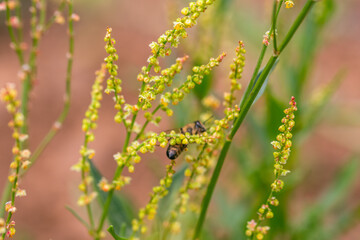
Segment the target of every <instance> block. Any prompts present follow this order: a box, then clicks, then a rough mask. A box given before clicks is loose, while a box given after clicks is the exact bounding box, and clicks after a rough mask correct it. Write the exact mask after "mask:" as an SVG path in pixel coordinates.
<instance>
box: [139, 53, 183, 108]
mask: <svg viewBox="0 0 360 240" xmlns="http://www.w3.org/2000/svg"><path fill="white" fill-rule="evenodd" d="M188 58H189V56H185V57H183V58H178V59H176V63H175V64H173V65H172V66H171V67H169V68H167V69H164V70H162V71H161V74H160V75H159V76H151V77H150V78H144V75H143V74H139V75H138V77H137V79H138V80H139V81H143V82H144V83H146V85H145V89H144V90H145V91H144V92H142V94H140V95H139V103H140V104H141V106H142V107H141V108H142V110H146V109H149V108H151V107H152V105H151V101H154V100H155V99H156V95H158V94H160V93H162V92H163V91H164V90H165V87H166V86H171V84H172V81H173V79H174V77H175V75H176V74H178V73H180V71H181V70H182V68H183V63H184V62H185V61H186V60H187V59H188Z"/></svg>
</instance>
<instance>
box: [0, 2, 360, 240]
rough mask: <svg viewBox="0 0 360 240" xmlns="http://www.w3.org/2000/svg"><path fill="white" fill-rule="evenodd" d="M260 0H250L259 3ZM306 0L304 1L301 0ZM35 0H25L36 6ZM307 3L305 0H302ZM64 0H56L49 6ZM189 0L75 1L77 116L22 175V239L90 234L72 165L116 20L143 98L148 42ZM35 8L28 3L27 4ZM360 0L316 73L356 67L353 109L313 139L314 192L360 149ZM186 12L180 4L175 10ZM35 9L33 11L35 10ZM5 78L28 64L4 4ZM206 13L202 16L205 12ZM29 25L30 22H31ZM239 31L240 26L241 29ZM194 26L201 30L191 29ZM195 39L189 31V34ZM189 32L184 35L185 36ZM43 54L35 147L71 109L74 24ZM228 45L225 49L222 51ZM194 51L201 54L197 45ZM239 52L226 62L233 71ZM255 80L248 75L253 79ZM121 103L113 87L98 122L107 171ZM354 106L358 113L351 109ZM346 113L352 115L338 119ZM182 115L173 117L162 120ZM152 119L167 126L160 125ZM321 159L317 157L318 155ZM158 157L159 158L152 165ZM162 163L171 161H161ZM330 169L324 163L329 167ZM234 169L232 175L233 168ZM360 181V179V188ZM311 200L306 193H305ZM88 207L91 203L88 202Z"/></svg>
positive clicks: (349, 102)
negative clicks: (79, 216)
mask: <svg viewBox="0 0 360 240" xmlns="http://www.w3.org/2000/svg"><path fill="white" fill-rule="evenodd" d="M249 2H250V3H249ZM296 2H297V1H295V3H296ZM26 4H27V3H24V5H25V6H26ZM236 5H237V6H239V11H241V9H242V8H244V9H247V10H248V11H250V13H249V14H254V15H256V18H257V19H258V20H259V22H261V21H262V22H263V23H267V22H268V21H267V19H268V17H269V12H270V11H269V9H270V8H269V4H268V3H267V1H260V0H257V1H244V0H242V1H240V0H239V1H237V4H236ZM299 5H300V4H299ZM55 6H56V3H55V2H52V3H51V4H49V14H50V13H52V12H53V10H54V9H55ZM174 6H175V7H176V6H180V7H182V6H185V3H184V4H182V3H179V2H178V3H177V4H175V5H174V4H173V3H172V1H170V0H168V1H160V0H152V1H146V0H139V1H116V0H108V1H95V0H86V1H85V0H82V1H75V12H76V13H77V14H78V15H79V16H80V21H79V22H78V23H76V24H75V25H76V27H75V53H74V68H73V74H72V76H73V77H72V103H71V109H70V113H69V115H68V118H67V119H66V121H65V124H64V125H63V128H62V130H61V131H60V132H59V133H58V135H57V136H56V137H55V139H54V140H53V141H52V142H51V143H50V145H49V146H48V148H47V149H46V150H45V151H44V153H43V154H42V155H41V157H40V158H39V159H38V161H37V163H36V164H35V165H34V166H33V167H32V168H31V170H30V171H29V172H28V173H27V174H26V176H25V177H24V179H23V180H22V182H21V183H20V184H21V186H22V188H25V189H26V191H27V196H26V197H25V198H21V199H20V198H19V199H17V203H16V207H17V209H18V211H17V212H16V214H15V215H14V218H15V220H16V225H17V236H16V237H15V239H40V240H41V239H89V237H88V234H87V232H86V230H85V228H84V227H83V226H82V225H81V224H80V223H79V222H78V221H77V220H76V219H75V218H74V217H73V216H72V215H71V214H70V213H69V212H68V211H66V210H65V208H64V206H65V205H70V206H72V207H74V208H75V209H78V208H77V207H76V201H77V197H78V195H79V191H78V189H77V185H78V184H79V182H80V175H79V174H78V173H76V172H72V171H70V167H71V166H72V165H73V164H74V163H76V162H77V160H78V158H79V153H78V152H79V148H80V146H81V144H82V142H83V133H82V131H81V121H82V118H83V115H84V112H85V110H86V108H87V106H88V104H89V101H90V89H91V85H92V83H93V80H94V72H95V71H96V70H97V69H98V68H99V67H100V64H101V62H102V60H103V58H104V57H105V56H106V54H105V51H104V42H103V38H104V35H105V30H106V27H107V26H110V27H112V28H113V37H114V38H115V39H117V44H116V47H117V49H118V54H119V62H118V65H119V75H120V78H121V79H123V89H125V91H124V94H125V97H126V99H127V100H128V101H129V102H132V103H134V101H136V96H137V93H138V88H139V84H138V82H137V81H136V75H137V73H138V72H139V71H140V68H141V67H142V66H143V65H145V64H146V59H147V58H148V56H149V55H150V49H149V47H148V44H149V43H150V42H151V41H154V40H155V41H156V40H157V38H158V36H160V35H161V34H162V33H163V32H164V31H165V30H167V29H169V28H171V27H172V19H170V16H169V15H171V16H174V15H173V13H171V14H169V12H168V10H169V9H171V10H174V9H173V7H174ZM25 9H26V8H25ZM359 11H360V2H359V1H355V0H348V1H338V6H337V12H336V17H335V18H334V19H332V22H331V23H330V24H329V26H327V29H326V34H325V41H324V42H323V44H322V45H321V50H320V54H319V55H318V56H317V57H316V65H317V67H316V71H315V74H314V76H312V78H311V81H312V82H311V84H310V85H312V86H318V85H319V84H322V83H326V82H327V81H329V80H330V79H331V78H332V76H334V74H335V73H336V72H337V71H338V69H339V68H341V67H344V68H346V69H347V76H346V79H345V80H344V81H343V83H342V84H341V87H340V88H339V89H338V91H337V92H336V94H335V96H334V97H333V98H332V101H331V104H333V105H334V106H341V108H342V109H343V112H342V113H343V114H341V115H336V116H333V118H331V119H324V120H323V121H322V124H321V125H320V126H319V127H318V128H317V129H316V131H314V132H313V134H312V136H311V139H310V141H307V143H306V155H308V158H307V160H306V161H307V162H306V163H304V164H306V165H313V166H314V167H313V168H314V169H313V171H314V176H311V177H312V178H313V179H312V182H313V183H314V182H316V181H317V182H318V184H315V185H313V186H312V188H311V190H309V191H308V192H307V194H308V195H309V196H305V199H304V201H305V202H306V197H308V198H309V199H311V196H312V194H314V195H316V194H317V192H318V191H319V189H321V188H322V186H323V184H322V183H323V182H326V181H329V180H330V179H331V178H332V174H333V173H334V172H335V170H336V169H337V168H338V167H339V166H340V165H342V164H343V163H342V162H341V161H340V160H341V159H344V156H347V155H348V154H350V153H352V152H359V149H360V141H359V140H358V139H359V137H360V122H359V120H360V111H359V110H360V90H359V89H360V84H359V76H360V54H359V53H360V28H359V26H358V23H359V22H360V15H359ZM179 12H180V9H177V12H176V13H175V14H176V15H175V16H177V13H179ZM25 15H26V16H27V14H25ZM0 19H1V25H0V86H1V87H2V86H4V85H5V83H7V82H15V83H16V86H17V88H18V89H19V87H20V83H19V79H18V78H17V73H18V71H19V64H18V61H17V58H16V56H15V54H14V52H13V51H12V50H11V49H10V48H9V42H10V40H9V37H8V33H7V29H6V27H5V24H4V21H5V17H4V12H1V13H0ZM200 21H201V18H200ZM26 27H28V26H26ZM267 27H268V26H267V25H266V24H264V26H263V29H258V30H256V34H257V35H258V42H257V43H247V42H246V41H245V44H246V45H250V47H248V48H247V63H246V70H245V76H244V78H243V80H242V81H243V82H244V83H245V82H247V81H249V75H250V73H251V71H252V69H253V67H254V64H255V63H254V61H255V60H256V58H257V55H258V53H259V48H256V46H260V43H261V39H262V35H263V33H264V32H265V30H266V28H267ZM234 31H235V32H236V29H235V30H234ZM190 34H191V32H190ZM233 35H235V37H234V39H236V40H235V41H232V40H231V39H227V40H226V41H227V42H225V43H224V44H222V46H221V48H220V50H221V51H223V50H224V51H227V52H231V51H232V49H234V48H235V46H236V44H237V40H240V39H243V37H244V38H245V39H246V36H244V34H243V33H241V32H238V33H233ZM185 41H187V40H185ZM182 42H184V40H183V41H182ZM39 50H40V51H39V57H38V66H39V68H38V79H37V80H36V83H35V85H34V89H33V92H32V94H31V97H32V100H31V103H30V122H29V126H30V149H31V150H33V149H34V147H35V146H37V144H38V143H39V142H40V141H41V139H42V138H43V136H44V135H45V134H46V132H47V131H48V129H49V128H50V127H51V126H52V124H53V122H54V120H55V119H56V118H57V116H58V114H59V113H60V111H61V109H62V103H63V100H62V99H63V95H64V88H65V84H64V79H65V72H66V52H67V37H66V27H65V26H60V25H55V26H54V27H52V28H51V29H50V30H49V31H48V32H47V33H46V34H45V36H44V37H43V40H42V41H41V43H40V49H39ZM219 53H220V51H219ZM186 54H189V55H190V57H191V53H186ZM230 61H231V57H229V59H227V60H226V62H225V63H224V64H223V66H222V67H221V68H222V69H221V70H220V71H221V72H224V73H225V76H227V71H228V65H229V62H230ZM244 85H246V84H244ZM114 113H115V112H114V110H113V108H112V101H111V99H110V98H109V97H107V96H105V97H104V101H103V108H101V110H100V119H99V127H98V129H97V130H96V132H95V133H96V141H95V142H94V143H93V144H92V146H93V148H95V149H96V164H97V166H98V167H99V168H100V170H101V171H102V172H103V173H104V174H105V175H106V176H107V177H109V178H110V177H111V176H112V171H113V167H114V166H115V162H114V161H113V158H112V155H113V154H114V153H116V152H117V151H119V150H120V148H121V146H122V142H121V140H122V138H123V137H122V136H123V133H124V131H123V129H121V128H120V127H119V126H118V125H116V124H115V123H114V122H113V116H114ZM349 116H351V117H349ZM9 119H10V118H9V115H8V114H7V112H6V111H5V109H4V105H1V107H0V132H1V135H0V153H1V155H0V166H1V167H0V190H1V191H2V188H3V186H4V183H5V181H6V180H7V173H8V164H9V163H10V162H11V147H12V144H13V142H12V139H11V131H10V129H9V128H8V127H7V122H8V121H9ZM337 121H345V123H346V124H345V125H344V124H342V125H341V126H338V125H337V124H336V122H337ZM171 127H172V125H171V124H170V123H169V122H166V121H165V122H163V123H162V125H161V130H164V129H169V128H171ZM152 128H153V129H154V130H157V128H156V127H153V126H152ZM157 154H158V155H157V156H158V158H157V159H158V160H157V161H156V162H155V163H151V164H149V163H144V162H142V164H139V165H138V166H137V168H136V171H135V174H134V175H133V181H132V184H131V187H129V188H124V192H125V193H127V194H129V195H130V197H131V199H132V200H133V201H134V202H135V204H136V205H137V206H142V205H144V204H145V203H146V202H147V200H148V195H147V194H144V192H145V193H147V192H149V191H150V189H151V188H152V186H154V185H155V184H157V177H156V176H154V175H152V174H151V173H150V171H149V170H148V168H150V167H151V168H157V167H158V166H162V165H163V164H165V163H166V162H167V161H168V160H167V159H165V155H164V150H159V153H157ZM315 157H316V158H317V159H320V160H321V161H317V162H312V159H314V158H315ZM149 165H152V166H149ZM159 171H163V169H162V170H159ZM319 172H320V173H319ZM223 177H224V176H223ZM357 190H359V187H358V188H357ZM352 197H353V199H354V201H358V200H359V199H360V193H359V191H354V192H353V193H352ZM305 202H304V203H305ZM80 211H83V209H81V210H80ZM359 235H360V227H359V225H358V227H357V229H353V230H350V231H349V232H348V233H347V234H345V235H344V238H343V239H358V237H359Z"/></svg>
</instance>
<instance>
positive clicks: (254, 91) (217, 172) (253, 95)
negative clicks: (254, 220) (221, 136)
mask: <svg viewBox="0 0 360 240" xmlns="http://www.w3.org/2000/svg"><path fill="white" fill-rule="evenodd" d="M315 2H316V1H314V0H309V1H307V3H306V4H305V6H304V7H303V9H302V11H301V12H300V14H299V15H298V17H297V18H296V20H295V21H294V23H293V25H292V26H291V28H290V30H289V32H288V33H287V34H286V37H285V39H284V40H283V42H282V43H281V45H280V47H279V52H278V54H277V55H274V56H272V57H270V59H269V60H268V63H267V64H266V66H265V68H264V70H263V72H262V73H261V75H260V76H259V79H258V80H257V82H256V84H255V86H254V87H252V86H251V85H249V86H248V88H252V90H251V91H250V94H249V95H248V97H246V98H245V99H243V101H244V104H243V107H242V108H241V109H240V112H239V117H238V118H237V119H236V120H235V123H234V126H233V128H232V130H231V132H230V134H229V135H228V136H227V138H226V140H225V144H224V147H223V148H222V150H221V152H220V155H219V158H218V161H217V164H216V167H215V170H214V173H213V175H212V177H211V180H210V183H209V186H208V188H207V191H206V194H205V197H204V199H203V202H202V206H201V213H200V216H199V219H198V222H197V225H196V228H195V232H194V235H193V239H194V240H195V239H199V237H200V233H201V229H202V227H203V224H204V221H205V217H206V212H207V209H208V207H209V203H210V200H211V197H212V194H213V192H214V189H215V186H216V183H217V180H218V178H219V175H220V172H221V169H222V166H223V164H224V161H225V158H226V155H227V152H228V150H229V148H230V145H231V142H232V139H233V137H234V136H235V134H236V132H237V130H238V129H239V127H240V126H241V124H242V122H243V120H244V118H245V116H246V114H247V112H248V111H249V109H250V107H251V105H252V104H253V102H254V100H255V98H256V96H257V94H258V93H259V91H260V89H261V87H262V85H263V84H264V82H265V79H266V78H267V76H268V75H269V73H270V70H271V68H272V67H273V66H274V64H275V62H276V60H277V59H278V57H279V55H280V54H281V52H282V51H283V50H284V49H285V47H286V46H287V44H288V43H289V41H290V40H291V39H292V37H293V36H294V34H295V32H296V30H297V29H298V27H299V26H300V24H301V23H302V21H303V20H304V18H305V17H306V15H307V14H308V13H309V11H310V9H311V7H312V6H313V5H314V4H315Z"/></svg>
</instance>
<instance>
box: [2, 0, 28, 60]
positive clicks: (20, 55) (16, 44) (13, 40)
mask: <svg viewBox="0 0 360 240" xmlns="http://www.w3.org/2000/svg"><path fill="white" fill-rule="evenodd" d="M5 6H6V12H5V15H6V25H7V28H8V32H9V35H10V39H11V43H12V44H14V48H15V49H14V50H15V52H16V55H17V56H18V59H19V62H20V65H24V63H25V60H24V53H23V51H22V50H21V47H20V44H19V41H18V40H17V39H16V36H15V33H14V28H13V27H12V26H11V24H10V15H11V11H10V8H9V7H8V6H9V0H5ZM19 20H20V19H19Z"/></svg>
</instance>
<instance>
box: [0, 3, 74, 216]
mask: <svg viewBox="0 0 360 240" xmlns="http://www.w3.org/2000/svg"><path fill="white" fill-rule="evenodd" d="M63 3H64V6H65V3H66V2H65V1H64V2H63ZM70 5H71V6H70ZM62 8H63V7H61V8H60V7H59V9H62ZM72 13H73V10H72V1H69V25H68V28H69V54H68V55H69V57H68V63H67V74H66V91H65V103H64V108H63V110H62V112H61V114H60V116H59V118H58V119H57V121H56V122H55V124H54V125H53V127H52V128H51V129H50V130H49V132H48V133H47V134H46V136H45V137H44V139H43V140H42V141H41V142H40V144H39V145H38V146H37V148H36V149H35V151H34V152H33V154H32V155H31V157H30V159H29V161H30V162H31V163H32V164H31V165H29V166H28V168H27V169H26V171H21V172H20V173H19V174H20V177H21V176H23V174H24V173H26V172H27V170H29V168H31V166H32V165H33V164H34V163H35V161H36V160H37V159H38V157H39V156H40V154H41V153H42V152H43V151H44V149H45V148H46V146H47V145H48V144H49V143H50V141H51V140H52V139H53V137H54V136H55V135H56V133H57V132H58V130H59V127H60V126H61V125H62V123H63V122H64V120H65V118H66V116H67V114H68V111H69V108H70V93H71V88H70V85H71V72H72V59H73V58H72V56H73V52H74V31H73V19H72V17H71V15H72ZM9 33H10V31H9ZM10 36H11V33H10ZM11 39H12V42H13V43H14V41H13V38H12V37H11ZM37 41H38V40H36V41H35V44H36V46H37V44H38V43H37ZM33 44H34V40H33ZM21 55H22V52H21ZM31 55H33V56H30V60H31V61H33V64H34V67H36V62H35V59H36V50H32V54H31ZM19 60H20V58H19ZM21 61H22V60H20V62H21ZM29 77H30V75H29V74H27V76H26V79H27V78H29ZM26 79H25V80H26ZM24 85H25V82H24ZM28 87H29V85H27V86H24V87H23V88H24V89H25V88H26V89H28ZM23 93H24V90H23ZM24 98H26V99H28V95H26V96H25V95H24V94H23V98H22V99H24ZM22 105H26V104H21V106H22ZM25 122H26V121H25ZM25 122H24V124H25ZM20 145H23V144H21V143H20ZM22 148H23V146H22ZM11 189H12V187H11V183H10V182H8V183H7V184H6V186H5V188H4V191H3V193H2V197H1V203H2V204H3V203H5V201H6V200H7V199H8V198H9V196H10V194H11ZM3 214H4V211H3V209H1V210H0V216H3Z"/></svg>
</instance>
